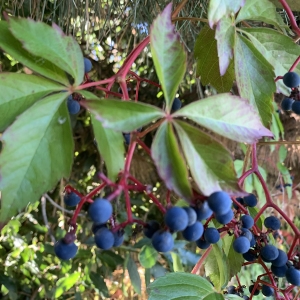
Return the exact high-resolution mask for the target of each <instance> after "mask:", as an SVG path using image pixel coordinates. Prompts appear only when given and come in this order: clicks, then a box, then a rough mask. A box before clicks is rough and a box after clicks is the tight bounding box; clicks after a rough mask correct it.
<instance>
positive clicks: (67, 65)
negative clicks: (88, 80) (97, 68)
mask: <svg viewBox="0 0 300 300" xmlns="http://www.w3.org/2000/svg"><path fill="white" fill-rule="evenodd" d="M9 28H10V30H11V32H12V34H13V35H14V36H15V37H16V38H17V39H18V40H19V41H20V42H22V45H23V47H24V48H25V49H26V50H27V51H29V52H30V53H32V54H33V55H36V56H39V57H41V58H44V59H46V60H48V61H50V62H51V63H52V64H54V65H55V66H57V67H58V68H60V69H62V70H64V71H66V72H67V73H68V74H70V75H71V76H72V77H73V78H74V81H75V82H74V85H75V86H78V85H79V84H80V83H81V82H82V80H83V75H84V65H83V56H82V52H81V49H80V46H79V45H78V43H77V41H76V40H75V39H74V38H73V37H72V36H67V35H65V34H64V33H63V31H62V30H61V29H60V28H59V27H58V26H57V25H56V24H54V23H53V24H52V27H50V26H48V25H47V24H45V23H42V22H35V21H33V20H32V19H19V18H14V17H10V18H9Z"/></svg>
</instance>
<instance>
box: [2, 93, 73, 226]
mask: <svg viewBox="0 0 300 300" xmlns="http://www.w3.org/2000/svg"><path fill="white" fill-rule="evenodd" d="M65 98H66V93H58V94H54V95H51V96H48V97H46V98H44V99H42V100H40V101H38V102H36V103H35V104H34V105H32V106H31V107H30V108H29V109H28V110H26V111H25V112H24V113H23V114H21V115H20V116H19V117H18V119H17V120H16V121H15V122H14V123H13V124H12V125H11V126H10V127H8V129H7V130H6V131H5V132H4V133H3V135H2V137H1V139H2V143H3V149H2V152H1V154H0V190H1V192H2V199H1V212H0V220H1V221H5V220H7V219H9V218H10V217H11V216H13V215H15V214H16V213H17V212H18V210H19V209H22V208H24V207H25V206H26V205H27V204H28V203H29V202H35V201H37V200H38V199H39V197H40V196H41V195H42V194H43V193H44V192H46V191H48V190H50V189H52V188H53V187H54V186H55V184H56V183H57V181H58V180H59V179H60V178H62V177H68V176H69V174H70V171H71V166H72V160H73V139H72V131H71V126H70V120H69V114H68V111H67V106H66V103H62V102H63V101H64V99H65Z"/></svg>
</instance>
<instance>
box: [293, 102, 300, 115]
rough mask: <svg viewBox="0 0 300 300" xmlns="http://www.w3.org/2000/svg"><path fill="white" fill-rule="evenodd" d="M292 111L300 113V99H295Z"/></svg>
mask: <svg viewBox="0 0 300 300" xmlns="http://www.w3.org/2000/svg"><path fill="white" fill-rule="evenodd" d="M292 111H293V112H294V113H295V114H297V115H300V101H295V102H294V103H293V104H292Z"/></svg>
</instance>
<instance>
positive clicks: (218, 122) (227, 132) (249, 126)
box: [173, 94, 273, 144]
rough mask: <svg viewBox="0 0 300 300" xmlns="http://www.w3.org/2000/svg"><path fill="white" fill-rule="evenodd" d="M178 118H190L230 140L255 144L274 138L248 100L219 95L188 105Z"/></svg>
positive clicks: (178, 112)
mask: <svg viewBox="0 0 300 300" xmlns="http://www.w3.org/2000/svg"><path fill="white" fill-rule="evenodd" d="M173 116H174V117H177V116H178V117H179V116H180V117H187V118H189V119H191V120H193V121H194V122H196V123H198V124H199V125H201V126H204V127H206V128H208V129H209V130H211V131H214V132H216V133H217V134H219V135H223V136H225V137H227V138H229V139H232V140H235V141H238V142H245V143H249V144H252V143H254V142H256V141H257V140H258V139H260V138H262V137H263V136H273V134H272V132H271V131H270V130H268V129H267V128H265V127H264V126H263V124H262V123H261V121H260V118H259V116H258V114H257V112H256V111H255V110H254V109H253V108H252V106H250V105H249V104H248V103H247V102H246V101H245V100H243V99H241V98H239V97H237V96H232V95H230V94H219V95H216V96H212V97H209V98H205V99H202V100H199V101H195V102H193V103H191V104H189V105H186V106H185V107H183V108H182V109H180V110H179V111H177V112H176V113H175V114H173Z"/></svg>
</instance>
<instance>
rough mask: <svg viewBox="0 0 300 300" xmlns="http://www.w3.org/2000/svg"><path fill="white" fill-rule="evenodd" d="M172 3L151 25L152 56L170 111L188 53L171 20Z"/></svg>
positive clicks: (183, 72) (167, 107)
mask: <svg viewBox="0 0 300 300" xmlns="http://www.w3.org/2000/svg"><path fill="white" fill-rule="evenodd" d="M171 12H172V3H170V4H168V5H167V6H166V8H165V9H164V10H163V12H162V13H161V14H160V15H159V16H158V17H157V18H156V19H155V21H154V22H153V24H152V26H151V32H150V46H151V53H152V58H153V62H154V66H155V70H156V72H157V76H158V78H159V81H160V83H161V87H162V90H163V92H164V97H165V101H166V109H167V111H168V112H169V111H170V110H171V107H172V103H173V100H174V98H175V95H176V92H177V89H178V85H179V84H180V82H181V80H182V79H183V76H184V74H185V69H186V54H185V52H184V50H183V45H182V44H181V43H180V36H179V34H178V33H176V32H175V26H174V25H173V24H172V21H171Z"/></svg>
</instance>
